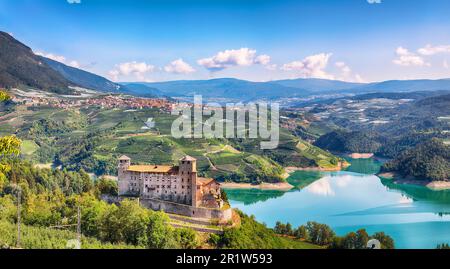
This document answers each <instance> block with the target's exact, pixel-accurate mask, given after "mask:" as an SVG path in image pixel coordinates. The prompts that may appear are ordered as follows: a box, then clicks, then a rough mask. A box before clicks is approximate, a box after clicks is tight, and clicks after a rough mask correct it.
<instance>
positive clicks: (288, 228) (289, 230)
mask: <svg viewBox="0 0 450 269" xmlns="http://www.w3.org/2000/svg"><path fill="white" fill-rule="evenodd" d="M284 234H285V235H292V234H293V231H292V225H291V224H290V223H289V222H288V223H287V224H286V228H285V231H284Z"/></svg>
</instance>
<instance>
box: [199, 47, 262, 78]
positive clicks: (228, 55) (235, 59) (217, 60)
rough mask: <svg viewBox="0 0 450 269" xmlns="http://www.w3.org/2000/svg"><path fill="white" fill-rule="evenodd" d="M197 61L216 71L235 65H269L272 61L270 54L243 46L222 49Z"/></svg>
mask: <svg viewBox="0 0 450 269" xmlns="http://www.w3.org/2000/svg"><path fill="white" fill-rule="evenodd" d="M197 63H198V64H199V65H201V66H203V67H205V68H206V69H208V70H210V71H212V72H215V71H220V70H223V69H226V68H229V67H233V66H251V65H254V64H260V65H268V64H269V63H270V56H269V55H257V53H256V50H253V49H249V48H241V49H238V50H225V51H221V52H219V53H217V54H216V55H214V56H212V57H209V58H204V59H200V60H198V61H197Z"/></svg>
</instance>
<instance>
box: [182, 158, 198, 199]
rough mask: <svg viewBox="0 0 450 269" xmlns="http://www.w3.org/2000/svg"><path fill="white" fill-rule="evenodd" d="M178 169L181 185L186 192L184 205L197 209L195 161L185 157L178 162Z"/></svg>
mask: <svg viewBox="0 0 450 269" xmlns="http://www.w3.org/2000/svg"><path fill="white" fill-rule="evenodd" d="M179 167H180V171H179V173H180V177H181V180H182V185H183V186H184V188H185V189H187V190H188V191H187V201H186V203H187V204H189V205H192V206H194V207H197V205H198V202H197V159H195V158H193V157H191V156H185V157H184V158H182V159H181V160H180V166H179Z"/></svg>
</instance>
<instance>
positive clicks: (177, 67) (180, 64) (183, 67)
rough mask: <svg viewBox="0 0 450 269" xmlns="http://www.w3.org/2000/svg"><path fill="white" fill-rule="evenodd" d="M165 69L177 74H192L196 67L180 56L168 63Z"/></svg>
mask: <svg viewBox="0 0 450 269" xmlns="http://www.w3.org/2000/svg"><path fill="white" fill-rule="evenodd" d="M164 71H166V72H168V73H175V74H190V73H194V72H195V69H194V68H193V67H192V66H190V65H189V64H188V63H186V62H185V61H183V59H181V58H180V59H178V60H175V61H173V62H171V63H170V64H168V65H166V66H165V67H164Z"/></svg>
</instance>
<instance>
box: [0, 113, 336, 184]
mask: <svg viewBox="0 0 450 269" xmlns="http://www.w3.org/2000/svg"><path fill="white" fill-rule="evenodd" d="M2 115H3V117H2ZM148 118H153V119H154V121H155V122H156V126H157V128H156V129H154V130H143V129H142V127H143V126H144V124H145V122H146V121H147V120H148ZM174 119H175V117H174V116H171V115H170V114H168V113H163V112H161V111H159V110H157V109H142V110H137V111H136V110H125V109H102V108H99V107H89V108H83V109H56V108H45V107H40V108H25V107H23V106H21V105H18V106H16V107H15V111H12V112H9V113H7V112H5V113H3V114H0V123H1V128H0V133H3V134H10V133H15V134H16V135H18V137H20V138H21V139H22V140H24V144H23V148H22V152H23V155H24V157H25V158H26V159H30V160H33V161H34V162H35V163H41V164H47V163H53V164H54V166H55V167H57V166H61V167H62V168H67V169H69V170H75V171H77V170H79V169H84V170H86V171H88V172H92V173H96V174H98V175H102V174H110V175H115V174H116V173H117V168H116V162H117V158H118V157H119V156H120V155H123V154H125V155H128V156H129V157H131V158H132V159H133V162H136V163H151V164H176V163H177V161H178V160H179V159H180V158H181V157H182V156H184V155H191V156H193V157H195V158H197V160H198V169H199V172H200V174H201V175H202V176H208V177H214V178H216V179H219V180H224V181H225V180H231V181H236V182H253V183H257V182H280V181H284V174H285V172H284V169H283V167H287V166H298V167H322V168H330V167H335V166H336V164H337V162H338V158H336V157H335V156H333V155H331V154H330V153H328V152H326V151H323V150H321V149H319V148H317V147H314V146H312V145H310V144H309V143H306V142H304V141H303V140H300V139H298V138H296V137H295V136H293V135H292V134H291V133H290V132H289V131H287V130H283V129H282V130H281V134H280V146H279V148H278V149H276V150H261V149H260V147H259V146H260V141H258V140H245V139H244V140H242V139H234V140H227V139H175V138H173V137H172V136H171V135H170V133H171V125H172V122H173V120H174Z"/></svg>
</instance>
